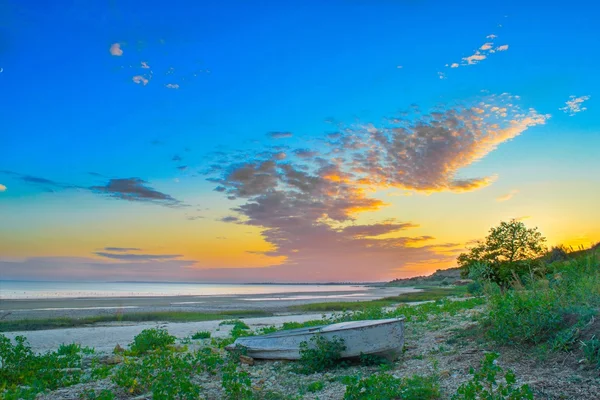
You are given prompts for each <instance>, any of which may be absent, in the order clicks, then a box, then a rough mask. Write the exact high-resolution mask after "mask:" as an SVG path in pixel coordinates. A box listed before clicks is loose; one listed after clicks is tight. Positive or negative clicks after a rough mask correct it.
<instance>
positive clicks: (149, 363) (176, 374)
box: [112, 349, 201, 400]
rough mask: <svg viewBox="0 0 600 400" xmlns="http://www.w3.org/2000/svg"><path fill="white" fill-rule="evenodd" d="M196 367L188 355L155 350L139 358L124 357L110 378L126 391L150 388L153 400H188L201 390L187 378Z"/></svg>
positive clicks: (196, 396) (136, 392) (192, 358)
mask: <svg viewBox="0 0 600 400" xmlns="http://www.w3.org/2000/svg"><path fill="white" fill-rule="evenodd" d="M196 369H197V363H196V359H195V358H194V356H193V355H192V354H189V353H187V354H181V353H173V352H170V351H168V350H165V349H159V350H158V351H156V352H153V353H150V354H148V355H147V356H145V357H143V358H141V359H135V358H126V359H125V362H124V363H123V364H122V365H121V366H119V367H118V369H117V370H116V371H115V374H113V377H112V379H113V382H114V383H116V384H117V385H118V386H120V387H122V388H123V389H125V390H126V391H127V392H128V393H130V394H140V393H144V392H145V391H147V390H150V391H151V392H152V398H153V399H156V400H168V399H182V400H191V399H197V398H198V397H199V395H200V389H201V388H200V386H199V385H197V384H195V383H193V382H192V381H191V376H192V374H193V372H194V371H196Z"/></svg>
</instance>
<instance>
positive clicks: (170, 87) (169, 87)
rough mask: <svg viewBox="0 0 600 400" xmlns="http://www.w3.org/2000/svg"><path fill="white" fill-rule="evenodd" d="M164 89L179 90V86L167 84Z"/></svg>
mask: <svg viewBox="0 0 600 400" xmlns="http://www.w3.org/2000/svg"><path fill="white" fill-rule="evenodd" d="M165 87H166V88H167V89H179V84H177V83H167V84H166V85H165Z"/></svg>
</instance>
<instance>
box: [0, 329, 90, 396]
mask: <svg viewBox="0 0 600 400" xmlns="http://www.w3.org/2000/svg"><path fill="white" fill-rule="evenodd" d="M59 352H60V353H59ZM67 368H69V369H72V370H71V371H70V372H69V373H66V372H65V369H67ZM80 368H81V347H80V346H79V345H63V346H61V347H60V348H59V351H56V352H48V353H45V354H35V353H34V352H33V351H32V350H31V347H30V346H29V343H28V342H27V339H26V338H25V337H24V336H17V337H16V338H15V344H13V342H12V341H11V340H10V339H9V338H7V337H6V336H4V335H0V382H1V383H0V398H4V399H12V398H14V399H17V398H19V399H33V398H35V397H36V394H37V393H40V392H42V391H45V390H55V389H57V388H60V387H66V386H71V385H74V384H76V383H79V381H80V380H81V370H80Z"/></svg>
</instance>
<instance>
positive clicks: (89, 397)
mask: <svg viewBox="0 0 600 400" xmlns="http://www.w3.org/2000/svg"><path fill="white" fill-rule="evenodd" d="M83 398H84V399H86V400H114V399H115V394H114V393H113V392H112V391H110V390H108V389H103V390H101V391H99V392H98V393H96V391H94V390H93V389H87V390H85V391H84V392H83Z"/></svg>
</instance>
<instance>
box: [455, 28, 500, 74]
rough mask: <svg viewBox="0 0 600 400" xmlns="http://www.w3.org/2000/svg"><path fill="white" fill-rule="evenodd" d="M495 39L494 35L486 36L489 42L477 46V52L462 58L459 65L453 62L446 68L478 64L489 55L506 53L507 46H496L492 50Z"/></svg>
mask: <svg viewBox="0 0 600 400" xmlns="http://www.w3.org/2000/svg"><path fill="white" fill-rule="evenodd" d="M497 37H498V36H496V35H487V36H486V39H489V40H490V41H486V42H485V43H483V44H482V45H481V46H479V48H478V49H477V50H475V51H474V52H473V54H471V55H469V56H465V57H462V59H461V62H460V63H458V62H453V63H450V64H446V67H450V68H458V67H461V66H467V65H475V64H479V63H480V62H482V61H483V60H485V59H487V58H488V56H489V55H491V54H494V53H496V52H499V51H506V50H508V45H507V44H504V45H502V46H498V47H496V48H494V39H496V38H497Z"/></svg>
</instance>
